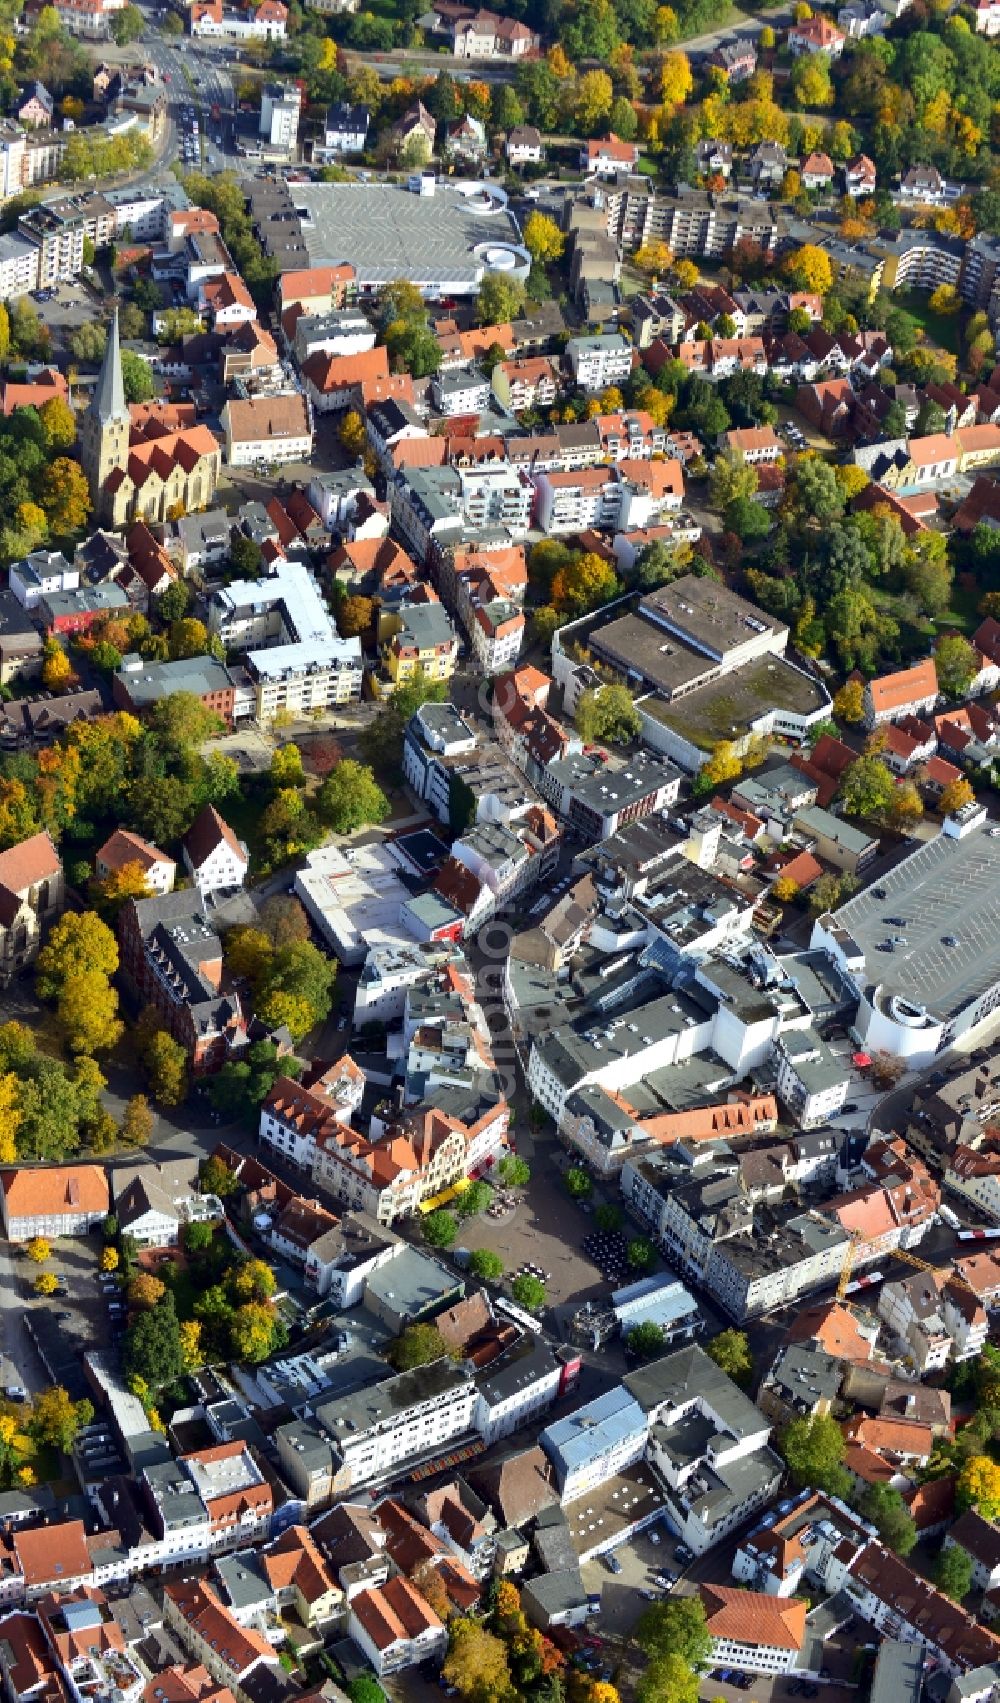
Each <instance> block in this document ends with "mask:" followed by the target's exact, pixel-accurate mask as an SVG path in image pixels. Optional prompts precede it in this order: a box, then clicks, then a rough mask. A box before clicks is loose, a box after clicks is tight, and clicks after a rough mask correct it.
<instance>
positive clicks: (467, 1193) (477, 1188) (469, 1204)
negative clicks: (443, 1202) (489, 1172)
mask: <svg viewBox="0 0 1000 1703" xmlns="http://www.w3.org/2000/svg"><path fill="white" fill-rule="evenodd" d="M492 1199H493V1190H492V1189H491V1188H490V1185H489V1183H483V1182H475V1183H470V1184H469V1186H468V1188H467V1189H463V1190H462V1193H461V1194H460V1195H459V1197H458V1199H457V1200H456V1202H455V1209H456V1211H457V1213H458V1216H459V1218H475V1217H476V1216H477V1215H478V1214H479V1213H480V1212H485V1211H486V1208H487V1207H488V1206H489V1204H490V1201H491V1200H492Z"/></svg>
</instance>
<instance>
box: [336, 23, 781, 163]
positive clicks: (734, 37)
mask: <svg viewBox="0 0 1000 1703" xmlns="http://www.w3.org/2000/svg"><path fill="white" fill-rule="evenodd" d="M791 20H792V7H791V6H788V5H783V6H776V7H775V8H774V10H773V11H769V12H768V13H767V15H766V16H765V17H761V18H742V19H741V20H740V22H739V23H738V24H728V25H726V26H725V28H723V29H718V30H709V31H708V32H707V33H706V34H705V35H697V36H691V37H689V38H688V39H687V40H686V41H682V42H680V43H678V45H679V46H680V47H683V49H684V51H685V53H694V54H697V55H700V54H703V53H711V52H712V50H713V49H714V48H716V47H718V46H719V44H720V43H721V42H724V41H754V40H756V38H757V37H758V36H759V35H760V32H761V30H762V29H763V28H764V26H765V24H766V25H768V26H769V27H770V28H772V29H780V28H782V27H784V26H787V25H788V24H790V23H791ZM345 57H346V59H347V61H348V64H349V65H350V64H357V65H370V66H371V67H372V68H373V69H374V70H375V71H377V72H378V74H379V76H380V77H381V78H382V79H383V81H385V82H391V80H392V79H393V77H406V76H412V74H413V72H414V71H424V72H426V73H427V74H428V75H429V76H437V75H438V73H439V72H441V71H451V72H453V73H455V74H456V75H458V76H460V77H461V78H462V79H463V80H465V81H470V80H472V79H475V81H476V82H484V83H512V82H514V81H515V79H516V77H517V66H516V65H512V64H504V65H494V64H493V63H492V61H490V60H488V59H486V60H479V59H477V60H474V61H471V62H470V61H469V60H468V59H458V58H456V57H455V55H454V54H453V53H429V52H428V51H427V49H426V48H406V47H399V48H394V49H393V50H392V52H391V53H357V52H351V51H350V49H348V50H347V52H346V55H345ZM546 140H547V141H550V140H554V138H550V137H547V138H546Z"/></svg>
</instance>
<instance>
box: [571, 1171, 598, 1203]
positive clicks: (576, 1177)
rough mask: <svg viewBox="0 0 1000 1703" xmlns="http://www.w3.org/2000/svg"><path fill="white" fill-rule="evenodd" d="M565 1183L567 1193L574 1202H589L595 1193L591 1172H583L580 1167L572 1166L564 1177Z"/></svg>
mask: <svg viewBox="0 0 1000 1703" xmlns="http://www.w3.org/2000/svg"><path fill="white" fill-rule="evenodd" d="M563 1182H564V1183H565V1185H566V1193H567V1194H568V1195H570V1196H571V1197H572V1199H573V1200H587V1199H588V1198H589V1196H590V1195H592V1194H593V1192H594V1183H593V1178H592V1177H591V1175H590V1172H589V1171H585V1170H583V1168H582V1166H580V1165H571V1166H570V1168H569V1170H568V1171H566V1172H565V1173H564V1175H563Z"/></svg>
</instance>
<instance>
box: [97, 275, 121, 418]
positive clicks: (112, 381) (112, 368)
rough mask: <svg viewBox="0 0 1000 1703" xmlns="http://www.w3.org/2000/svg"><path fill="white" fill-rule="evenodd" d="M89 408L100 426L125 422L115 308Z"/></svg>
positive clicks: (116, 310)
mask: <svg viewBox="0 0 1000 1703" xmlns="http://www.w3.org/2000/svg"><path fill="white" fill-rule="evenodd" d="M91 407H92V409H93V411H94V413H95V414H96V416H97V418H98V419H99V420H100V422H101V424H102V426H106V425H109V424H110V423H111V421H112V420H127V419H128V405H127V403H126V401H125V379H124V377H123V375H122V350H121V341H120V339H119V336H118V308H117V305H116V307H115V311H114V314H113V316H112V320H111V334H110V336H109V337H108V344H107V348H106V349H105V351H104V360H103V361H102V362H101V372H100V377H99V378H98V380H97V389H96V390H95V392H94V400H93V402H92V403H91Z"/></svg>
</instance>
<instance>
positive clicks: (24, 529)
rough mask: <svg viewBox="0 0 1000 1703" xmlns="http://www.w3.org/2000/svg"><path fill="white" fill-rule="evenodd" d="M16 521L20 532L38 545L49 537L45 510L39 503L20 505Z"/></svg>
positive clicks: (15, 514)
mask: <svg viewBox="0 0 1000 1703" xmlns="http://www.w3.org/2000/svg"><path fill="white" fill-rule="evenodd" d="M14 521H15V524H16V526H17V530H18V532H21V533H24V534H26V536H27V537H29V538H31V539H33V540H34V542H35V543H36V544H39V543H41V541H42V539H43V538H47V537H48V531H49V523H48V521H47V520H46V518H45V510H44V509H42V508H39V506H38V504H37V503H31V502H25V503H18V505H17V508H16V510H15V511H14Z"/></svg>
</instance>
